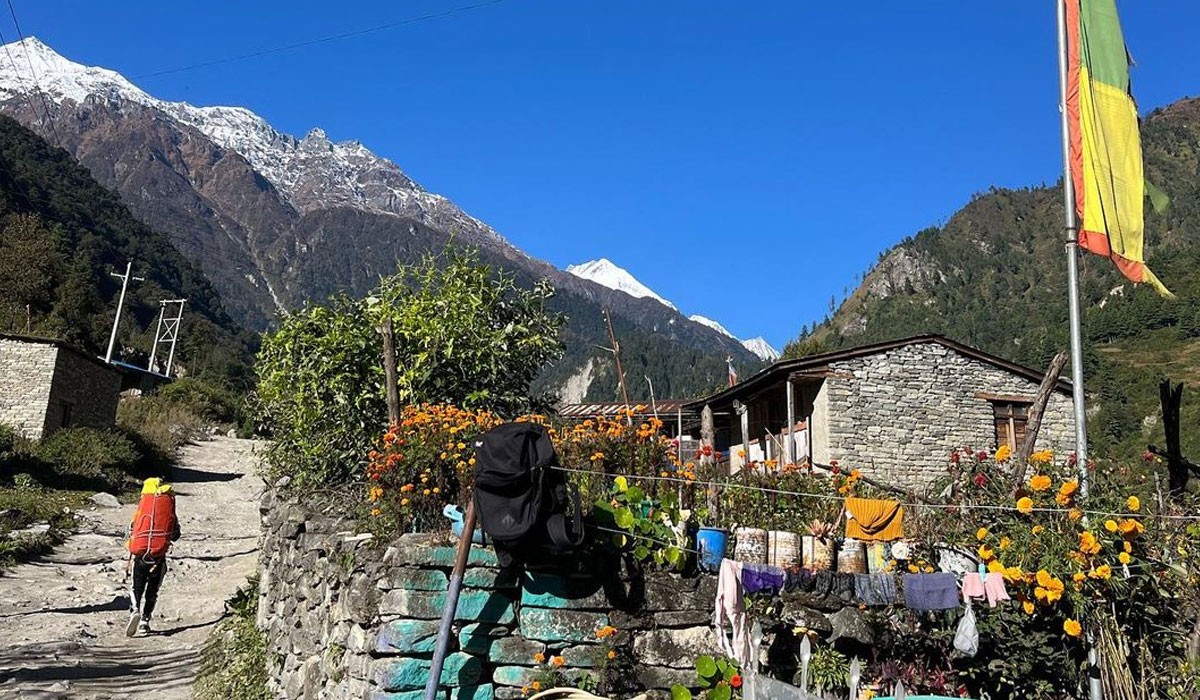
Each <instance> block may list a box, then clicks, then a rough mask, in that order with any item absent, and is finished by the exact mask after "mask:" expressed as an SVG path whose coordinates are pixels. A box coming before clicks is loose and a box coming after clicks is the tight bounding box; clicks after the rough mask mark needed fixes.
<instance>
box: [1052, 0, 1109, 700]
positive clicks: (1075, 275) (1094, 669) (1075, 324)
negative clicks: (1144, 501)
mask: <svg viewBox="0 0 1200 700" xmlns="http://www.w3.org/2000/svg"><path fill="white" fill-rule="evenodd" d="M1071 1H1072V0H1055V5H1056V12H1057V15H1058V86H1059V92H1058V111H1059V117H1060V122H1061V125H1062V150H1063V209H1064V212H1063V213H1064V216H1065V221H1066V227H1067V243H1066V251H1067V303H1068V304H1070V309H1069V311H1070V315H1069V318H1070V323H1071V391H1072V397H1073V399H1074V404H1075V459H1076V463H1075V464H1076V468H1077V469H1078V470H1079V498H1080V499H1081V500H1083V499H1086V498H1087V497H1088V466H1087V465H1088V454H1087V410H1086V406H1085V405H1084V393H1083V332H1082V330H1081V324H1080V320H1079V221H1078V220H1077V219H1076V218H1075V184H1074V182H1073V181H1072V180H1071V128H1070V117H1069V115H1068V114H1067V87H1068V86H1067V80H1068V77H1069V65H1068V61H1069V57H1068V55H1067V7H1066V3H1067V2H1071ZM1087 644H1088V646H1089V647H1090V648H1089V649H1088V670H1087V677H1088V697H1089V698H1090V699H1091V700H1102V698H1103V697H1104V691H1103V688H1102V686H1101V682H1100V673H1099V670H1100V669H1099V662H1100V659H1099V651H1098V650H1097V649H1096V639H1095V635H1094V634H1093V633H1092V631H1091V630H1088V633H1087Z"/></svg>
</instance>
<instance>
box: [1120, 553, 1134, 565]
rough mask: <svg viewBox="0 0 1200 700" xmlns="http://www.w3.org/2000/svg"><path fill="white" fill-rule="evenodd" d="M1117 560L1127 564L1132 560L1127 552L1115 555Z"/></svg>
mask: <svg viewBox="0 0 1200 700" xmlns="http://www.w3.org/2000/svg"><path fill="white" fill-rule="evenodd" d="M1117 561H1119V562H1121V563H1122V564H1128V563H1129V562H1131V561H1133V557H1131V556H1129V552H1121V553H1120V554H1118V555H1117Z"/></svg>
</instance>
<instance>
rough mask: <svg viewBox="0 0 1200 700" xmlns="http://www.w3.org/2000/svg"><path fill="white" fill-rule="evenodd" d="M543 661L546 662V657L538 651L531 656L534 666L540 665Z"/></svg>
mask: <svg viewBox="0 0 1200 700" xmlns="http://www.w3.org/2000/svg"><path fill="white" fill-rule="evenodd" d="M545 660H546V655H545V654H543V653H542V652H540V651H539V652H537V653H536V654H534V655H533V662H534V663H535V664H540V663H542V662H543V661H545Z"/></svg>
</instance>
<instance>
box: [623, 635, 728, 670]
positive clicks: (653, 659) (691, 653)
mask: <svg viewBox="0 0 1200 700" xmlns="http://www.w3.org/2000/svg"><path fill="white" fill-rule="evenodd" d="M720 653H721V651H720V649H718V648H717V637H716V633H715V632H713V630H711V629H709V628H707V627H692V628H688V629H678V630H673V629H663V630H654V631H652V632H642V633H639V634H637V635H636V636H634V638H633V655H634V656H635V657H636V658H637V659H638V660H639V661H640V662H642V663H644V664H647V665H650V666H666V667H669V668H681V669H686V668H692V667H693V666H694V665H695V663H696V657H697V656H702V655H704V654H717V655H720Z"/></svg>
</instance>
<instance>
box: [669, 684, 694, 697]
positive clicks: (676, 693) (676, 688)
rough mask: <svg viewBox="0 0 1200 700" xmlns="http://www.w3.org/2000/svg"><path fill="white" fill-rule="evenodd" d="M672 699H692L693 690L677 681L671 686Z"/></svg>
mask: <svg viewBox="0 0 1200 700" xmlns="http://www.w3.org/2000/svg"><path fill="white" fill-rule="evenodd" d="M671 700H692V691H690V690H688V689H687V688H684V687H683V686H682V685H679V684H678V683H676V684H675V685H673V686H671Z"/></svg>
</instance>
